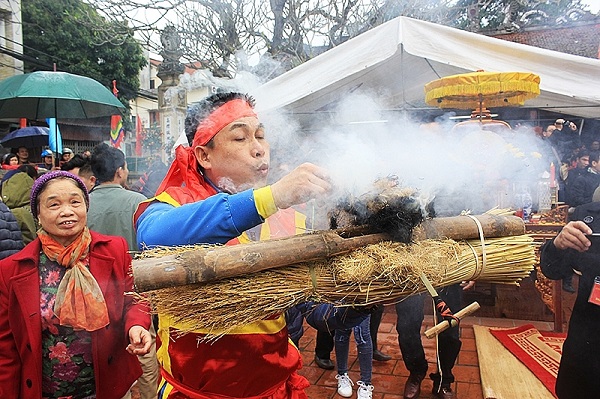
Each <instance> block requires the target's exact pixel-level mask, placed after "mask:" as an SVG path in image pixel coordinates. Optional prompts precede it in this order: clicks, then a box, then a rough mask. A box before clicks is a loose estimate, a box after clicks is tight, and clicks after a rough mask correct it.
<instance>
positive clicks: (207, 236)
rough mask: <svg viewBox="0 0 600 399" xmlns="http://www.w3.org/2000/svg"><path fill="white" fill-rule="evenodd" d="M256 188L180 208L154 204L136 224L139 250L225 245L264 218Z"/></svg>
mask: <svg viewBox="0 0 600 399" xmlns="http://www.w3.org/2000/svg"><path fill="white" fill-rule="evenodd" d="M260 190H262V189H260ZM260 190H256V191H257V192H258V191H260ZM254 191H255V190H246V191H243V192H241V193H238V194H231V195H230V194H222V193H220V194H215V195H213V196H211V197H209V198H206V199H205V200H202V201H198V202H194V203H191V204H185V205H181V206H178V207H175V206H172V205H169V204H166V203H162V202H154V203H152V204H151V205H150V206H148V208H147V209H146V210H145V211H144V212H143V213H142V215H141V216H140V217H139V219H138V221H137V223H136V229H137V241H138V243H139V246H140V249H144V248H152V247H155V246H159V245H166V246H175V245H191V244H198V243H202V244H225V243H226V242H227V241H229V240H231V239H233V238H235V237H238V236H239V235H240V234H242V233H243V232H244V231H246V230H248V229H250V228H252V227H254V226H256V225H259V224H261V223H262V222H263V221H264V218H263V216H261V215H260V214H259V212H258V210H257V204H256V201H255V195H254ZM275 210H276V208H275ZM266 216H267V217H268V216H270V215H266Z"/></svg>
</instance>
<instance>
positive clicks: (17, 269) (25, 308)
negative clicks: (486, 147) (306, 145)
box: [0, 93, 600, 399]
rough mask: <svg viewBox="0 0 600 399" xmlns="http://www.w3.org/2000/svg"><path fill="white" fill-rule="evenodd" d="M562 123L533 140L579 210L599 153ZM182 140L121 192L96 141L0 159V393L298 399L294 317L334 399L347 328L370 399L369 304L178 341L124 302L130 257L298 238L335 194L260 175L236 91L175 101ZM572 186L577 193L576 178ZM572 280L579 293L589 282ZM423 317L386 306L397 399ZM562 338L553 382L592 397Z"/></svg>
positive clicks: (422, 362)
mask: <svg viewBox="0 0 600 399" xmlns="http://www.w3.org/2000/svg"><path fill="white" fill-rule="evenodd" d="M559 122H560V123H559ZM565 126H566V129H569V130H571V129H573V126H574V124H571V123H566V122H565V121H561V120H558V121H557V124H556V125H555V128H554V129H547V131H546V132H545V134H544V140H546V141H547V143H548V144H549V145H548V150H549V154H551V156H556V157H557V158H556V159H557V162H558V161H559V160H560V165H561V166H562V165H563V164H566V165H567V166H566V167H565V168H564V169H565V170H564V173H561V174H560V176H561V180H562V182H561V184H563V186H564V187H565V194H566V193H567V192H570V193H571V194H569V197H568V198H573V199H575V198H579V196H580V194H581V195H582V196H585V200H586V201H587V199H588V197H589V201H587V202H591V201H592V198H593V196H594V191H595V189H594V190H592V189H591V188H592V187H591V186H592V183H591V180H592V179H591V178H590V177H588V173H589V174H593V175H594V176H595V175H596V174H598V173H599V172H600V160H599V159H598V156H597V155H596V154H597V152H595V151H597V150H598V148H595V149H594V148H593V147H594V146H595V144H593V143H592V145H590V148H589V149H588V148H582V146H580V145H579V143H578V142H577V140H578V135H577V136H575V135H573V133H569V130H566V129H565V130H566V131H565V132H563V131H562V129H563V128H564V127H565ZM548 130H551V131H548ZM571 131H574V130H571ZM185 132H186V136H187V139H188V142H189V144H190V145H189V146H179V147H177V148H176V157H175V160H174V161H173V162H172V163H171V165H170V167H168V168H167V167H166V166H165V165H164V164H162V163H160V162H157V163H155V164H154V165H152V168H151V169H150V170H149V171H148V172H147V173H146V174H145V175H144V176H142V177H141V178H140V180H139V181H136V182H134V183H133V184H131V185H130V184H129V179H128V178H129V169H128V166H127V162H126V159H125V157H124V154H123V153H122V152H121V151H120V150H118V149H115V148H113V147H110V146H108V145H106V144H100V145H98V146H96V147H95V148H94V149H93V150H92V151H91V153H89V154H74V153H73V151H71V150H69V149H66V148H65V149H64V150H63V154H61V158H60V160H59V161H58V162H57V160H56V158H55V155H56V154H53V153H52V151H50V150H44V151H43V152H42V154H41V158H42V162H41V163H39V164H33V163H32V162H30V161H29V151H28V149H27V148H24V147H22V148H18V149H14V152H13V153H10V154H7V155H6V156H4V159H3V162H2V169H3V171H4V176H3V178H2V183H1V186H0V190H1V194H2V202H1V203H0V205H1V207H0V216H1V217H0V238H1V240H0V259H1V260H0V348H1V349H2V350H1V351H0V397H7V398H9V397H10V398H18V397H27V398H29V397H31V398H63V397H68V398H73V399H75V398H83V399H87V398H102V399H103V398H115V399H119V398H128V397H130V395H131V387H132V385H133V384H134V383H137V386H138V387H139V392H140V395H141V397H142V398H143V399H146V398H159V399H166V398H170V399H181V398H200V399H208V398H215V399H216V398H219V399H227V398H231V399H233V398H254V399H305V398H308V396H307V394H306V391H305V390H306V388H307V387H308V386H309V383H308V381H307V379H306V378H305V377H304V376H302V375H301V374H299V373H298V371H299V370H300V369H301V367H302V357H301V355H300V352H299V349H298V347H299V340H300V339H301V337H302V333H303V323H304V320H306V321H307V322H308V323H309V325H311V326H313V327H314V328H316V329H317V331H318V334H317V343H316V348H315V363H316V364H317V365H318V366H319V367H321V368H324V369H334V368H337V375H336V376H335V378H336V380H337V392H338V394H339V395H340V396H342V397H351V396H353V394H354V382H353V381H352V379H351V377H350V373H349V368H348V353H349V348H350V337H351V335H352V334H354V341H355V343H356V345H357V350H358V360H359V364H360V380H359V381H357V383H356V385H357V389H356V394H357V398H358V399H371V398H372V397H373V394H374V392H377V388H376V384H377V381H373V379H372V375H371V374H372V362H373V361H380V362H385V361H388V360H390V359H391V356H389V355H387V354H385V353H383V352H382V351H381V348H380V347H379V345H378V344H377V331H378V328H379V324H380V322H381V316H382V314H383V306H373V307H369V308H367V309H354V308H352V307H344V308H333V307H332V305H331V304H315V303H303V304H300V305H298V306H297V307H295V308H293V309H290V310H289V311H288V312H286V313H285V314H274V315H272V316H271V317H269V318H267V319H264V320H260V321H256V322H252V323H249V324H247V325H244V326H243V327H240V328H237V329H235V330H234V331H230V332H228V333H225V334H223V335H222V336H220V338H219V339H218V340H209V341H207V340H205V339H204V338H205V337H206V335H207V334H209V332H208V331H204V330H194V331H190V329H189V328H188V326H186V325H183V324H182V323H181V322H180V321H179V320H176V319H174V318H172V317H171V316H169V315H167V314H158V316H157V317H156V318H154V319H153V318H151V317H150V312H149V309H148V308H147V306H146V305H144V304H143V303H141V302H138V301H135V300H134V298H133V297H132V296H131V295H126V293H127V292H130V291H133V289H134V287H133V277H132V273H131V262H132V258H131V254H132V253H134V252H137V251H142V250H145V249H148V248H153V247H169V246H179V245H190V244H227V245H237V244H244V243H250V242H252V241H256V240H268V239H274V238H279V237H285V236H290V235H294V234H297V233H298V232H303V231H306V230H307V228H309V229H310V227H311V226H309V225H308V223H315V221H314V220H309V219H307V217H306V215H304V214H303V213H302V212H300V211H298V209H300V208H298V206H300V205H302V204H306V203H307V202H309V201H310V200H312V199H317V198H322V197H325V196H327V195H328V194H329V193H330V192H331V190H332V189H333V186H334V184H335V182H333V181H331V178H330V176H329V174H328V172H327V171H326V170H324V169H322V168H321V167H319V166H317V165H314V164H311V163H304V164H301V165H299V166H297V167H296V168H294V169H291V170H289V171H287V172H286V173H285V174H284V175H283V176H281V177H278V179H277V180H276V181H271V180H269V175H268V172H269V169H270V167H272V165H271V164H270V147H269V142H268V140H267V138H266V135H265V131H264V126H263V125H262V124H261V123H260V121H259V119H258V117H257V115H256V113H255V112H254V100H253V99H252V98H251V97H249V96H247V95H244V94H240V93H219V94H215V95H212V96H210V97H208V98H206V99H204V100H202V101H200V102H198V103H196V104H194V105H192V106H190V108H189V109H188V113H187V116H186V121H185ZM598 144H599V146H600V143H598ZM589 150H591V151H589ZM563 161H564V162H563ZM588 162H589V168H590V169H589V170H587V171H586V169H585V168H586V167H588ZM596 167H597V168H598V170H596V169H595V168H596ZM562 170H563V168H562V167H561V171H562ZM582 179H586V183H585V184H581V183H579V182H580V180H582ZM588 180H589V181H588ZM598 181H599V183H600V179H599V180H598ZM580 185H581V193H580V192H579V191H578V190H579V187H580ZM596 186H597V185H596ZM576 187H577V188H578V189H577V190H576ZM570 190H571V191H570ZM590 192H591V194H590ZM598 195H599V196H600V193H599V194H598ZM576 214H577V213H576ZM577 215H579V214H577ZM579 216H581V215H579ZM583 220H585V218H583ZM598 220H600V219H598ZM573 223H576V222H573ZM577 223H579V224H569V225H568V227H567V228H566V229H565V232H564V233H561V234H562V235H559V237H557V239H556V240H555V241H554V244H552V245H554V247H549V248H548V249H547V250H546V253H548V254H551V256H559V255H557V254H558V253H559V252H560V251H561V250H565V249H567V248H575V244H572V243H571V244H568V243H569V242H571V241H570V240H568V239H564V237H565V236H566V235H567V234H568V232H573V231H575V230H577V231H579V233H577V235H578V236H581V235H585V234H589V231H588V228H584V227H582V226H581V224H580V223H581V222H577ZM312 227H314V225H312ZM571 234H575V233H571ZM579 240H580V242H583V244H581V245H583V246H584V247H585V248H584V249H587V248H588V247H589V245H588V244H587V243H586V241H585V240H584V239H582V238H580V237H579ZM576 249H581V248H579V247H578V248H576ZM547 263H548V266H549V267H548V268H547V270H548V274H549V275H552V276H553V277H556V278H563V277H565V275H566V274H568V270H569V268H568V267H566V266H565V267H562V266H561V267H560V268H559V269H560V270H558V269H557V270H558V271H557V270H555V268H554V266H553V265H554V263H553V262H552V261H550V262H547ZM551 266H552V267H551ZM583 268H584V266H582V268H581V269H580V270H582V271H584V273H585V272H586V270H584V269H583ZM551 269H552V270H551ZM565 270H566V271H565ZM584 275H585V276H586V283H585V284H586V287H585V289H587V288H589V287H587V285H590V284H592V283H591V281H592V280H593V279H590V278H589V276H591V274H589V276H588V274H587V273H585V274H584ZM588 280H589V281H588ZM588 282H589V283H590V284H588ZM597 284H599V285H600V283H597ZM471 286H472V282H464V283H463V284H455V285H453V286H450V287H445V288H444V289H443V290H440V295H441V297H442V298H443V300H444V301H445V303H446V304H447V305H450V307H451V308H452V309H458V308H460V307H461V293H462V291H463V290H464V289H469V288H470V287H471ZM583 287H584V286H583V285H581V284H580V292H581V290H582V289H584V288H583ZM576 306H577V305H576ZM581 306H583V307H586V308H587V307H589V305H587V304H582V305H581ZM339 309H344V310H343V311H342V310H339ZM423 309H424V295H415V296H412V297H410V298H409V299H407V300H405V301H403V302H400V303H398V304H396V305H395V310H396V314H397V323H396V329H397V332H398V343H399V347H400V350H401V353H402V359H403V361H404V364H405V367H406V368H407V370H408V371H409V373H410V376H409V378H408V380H407V381H406V384H405V386H404V387H403V388H402V387H398V392H399V393H400V391H402V389H403V391H402V395H403V397H404V398H405V399H416V398H418V397H419V395H420V391H421V382H422V380H423V379H424V378H425V377H426V375H427V372H428V361H427V359H426V357H425V352H424V350H423V346H422V343H421V336H420V331H421V325H422V323H423V317H424V315H423ZM587 311H589V310H588V309H584V310H583V311H582V312H583V313H585V312H587ZM593 311H594V312H595V311H596V309H593ZM574 315H575V312H574ZM437 316H438V317H441V315H439V314H438V315H437ZM198 317H202V315H198ZM183 331H185V333H182V332H183ZM582 337H583V338H582V339H589V337H588V336H587V335H586V334H583V335H582ZM574 340H575V338H573V339H571V340H570V341H568V342H569V343H570V344H569V345H570V346H569V348H572V349H570V350H568V351H567V349H565V350H566V352H565V353H569V354H570V356H573V359H575V360H569V362H570V363H568V364H570V365H571V368H569V369H567V367H566V366H565V368H564V369H561V373H562V374H560V376H561V377H562V376H565V377H564V378H559V380H560V381H561V384H563V381H565V380H569V382H566V383H564V386H565V387H567V388H564V389H571V390H575V391H576V392H591V390H590V391H586V390H587V389H588V388H589V387H591V386H592V385H593V383H594V381H591V380H590V381H588V380H582V385H581V387H578V388H573V386H574V385H573V384H572V379H573V378H575V377H574V376H578V375H580V374H584V373H582V372H580V369H579V368H580V367H583V366H582V364H579V363H577V361H576V358H577V356H579V352H582V351H595V350H596V349H595V348H596V347H597V346H596V345H591V347H590V345H588V346H585V347H581V344H578V343H572V344H571V342H572V341H574ZM589 342H592V343H595V341H593V340H591V339H590V341H589ZM438 347H439V353H438V356H437V359H436V360H437V363H438V365H437V370H435V371H434V372H433V373H431V374H430V378H431V379H432V380H433V391H432V394H433V395H434V396H433V397H436V398H443V399H450V398H456V394H455V392H454V391H453V390H452V384H453V382H454V376H453V374H452V368H453V367H454V364H455V362H456V359H457V357H458V353H459V351H460V347H461V341H460V336H459V329H458V327H451V328H449V329H448V330H446V332H444V333H443V334H441V335H440V337H439V344H438ZM566 348H567V347H566ZM331 352H334V353H335V364H334V362H332V361H331V357H330V355H331ZM565 362H566V361H565ZM594 364H595V363H594ZM561 366H562V365H561ZM589 367H593V364H590V366H589ZM561 389H562V388H561ZM589 389H591V388H589ZM594 392H595V391H594ZM564 397H575V396H564ZM580 397H584V396H580Z"/></svg>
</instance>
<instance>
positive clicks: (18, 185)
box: [2, 172, 37, 244]
mask: <svg viewBox="0 0 600 399" xmlns="http://www.w3.org/2000/svg"><path fill="white" fill-rule="evenodd" d="M31 187H33V179H32V178H31V176H29V175H28V174H27V173H25V172H19V173H15V174H14V175H13V176H11V177H10V178H9V179H8V180H6V181H5V182H4V183H2V201H3V202H4V203H5V204H6V206H8V207H9V208H10V210H11V211H12V213H13V214H14V215H15V217H16V218H17V222H18V223H19V228H20V229H21V234H22V235H23V242H24V243H25V244H28V243H30V242H31V241H33V240H34V239H35V238H36V237H37V224H36V222H35V220H34V219H33V214H32V213H31V206H30V203H29V201H30V200H29V196H30V195H31Z"/></svg>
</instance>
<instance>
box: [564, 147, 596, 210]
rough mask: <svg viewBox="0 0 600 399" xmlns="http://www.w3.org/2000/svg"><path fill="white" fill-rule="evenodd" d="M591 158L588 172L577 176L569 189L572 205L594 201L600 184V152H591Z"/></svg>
mask: <svg viewBox="0 0 600 399" xmlns="http://www.w3.org/2000/svg"><path fill="white" fill-rule="evenodd" d="M589 159H590V167H589V168H588V171H587V173H584V174H583V175H581V176H579V177H578V178H576V179H575V181H574V182H573V185H572V187H571V189H570V190H569V194H570V198H569V200H570V203H569V205H571V206H579V205H583V204H587V203H588V202H592V198H593V196H594V191H595V190H596V188H598V186H599V185H600V152H598V151H593V152H591V153H590V158H589Z"/></svg>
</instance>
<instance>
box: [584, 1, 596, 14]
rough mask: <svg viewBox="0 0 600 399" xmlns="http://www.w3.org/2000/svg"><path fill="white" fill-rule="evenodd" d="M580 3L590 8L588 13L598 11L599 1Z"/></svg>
mask: <svg viewBox="0 0 600 399" xmlns="http://www.w3.org/2000/svg"><path fill="white" fill-rule="evenodd" d="M582 3H584V4H587V5H588V6H590V11H591V12H593V13H597V12H598V10H600V0H582Z"/></svg>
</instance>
